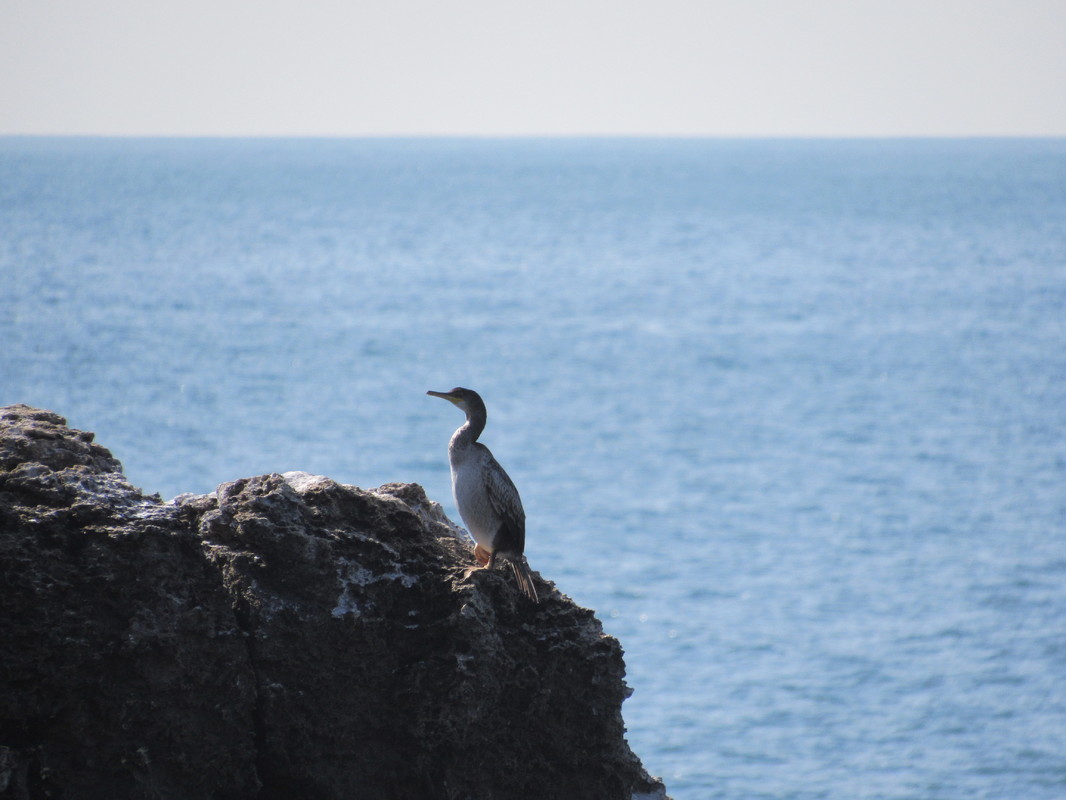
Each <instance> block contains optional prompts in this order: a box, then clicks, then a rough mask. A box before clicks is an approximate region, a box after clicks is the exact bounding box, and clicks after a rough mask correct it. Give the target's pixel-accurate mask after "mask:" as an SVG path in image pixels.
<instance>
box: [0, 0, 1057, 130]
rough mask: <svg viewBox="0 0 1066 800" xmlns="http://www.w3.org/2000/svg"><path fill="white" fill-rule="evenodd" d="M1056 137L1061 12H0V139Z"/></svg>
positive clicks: (584, 3) (1046, 3) (364, 8)
mask: <svg viewBox="0 0 1066 800" xmlns="http://www.w3.org/2000/svg"><path fill="white" fill-rule="evenodd" d="M4 133H33V134H54V133H63V134H66V133H74V134H149V135H156V134H174V135H188V134H218V135H305V134H306V135H318V134H325V135H365V134H373V135H377V134H475V135H516V134H517V135H523V134H525V135H542V134H548V135H551V134H577V135H582V134H655V135H658V134H663V135H711V136H738V135H739V136H748V135H764V136H790V135H791V136H819V135H829V136H869V135H874V136H907V135H934V136H941V135H949V136H959V135H963V136H966V135H1058V136H1062V135H1066V0H793V1H786V0H704V1H702V2H701V1H700V0H645V1H643V2H642V1H638V0H611V1H608V0H523V2H513V1H512V0H380V1H379V0H374V1H373V2H371V0H258V2H237V0H166V2H159V1H158V0H0V134H4Z"/></svg>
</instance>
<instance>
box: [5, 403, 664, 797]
mask: <svg viewBox="0 0 1066 800" xmlns="http://www.w3.org/2000/svg"><path fill="white" fill-rule="evenodd" d="M473 564H474V561H473V558H472V556H471V555H470V547H469V544H468V543H467V540H466V537H465V534H463V532H462V531H460V530H459V529H457V528H456V527H455V526H454V525H453V524H452V523H451V522H450V521H449V520H448V519H447V518H446V517H445V515H444V514H443V512H442V511H441V508H440V506H439V505H437V504H436V503H434V502H432V501H431V500H429V499H427V498H426V496H425V493H424V492H423V491H422V489H421V488H420V487H419V486H417V485H413V484H389V485H387V486H382V487H380V488H377V489H373V490H363V489H358V488H356V487H353V486H345V485H341V484H338V483H335V482H334V481H332V480H329V479H328V478H323V477H317V476H311V475H307V474H304V473H287V474H285V475H262V476H259V477H254V478H245V479H241V480H237V481H233V482H231V483H226V484H223V485H221V486H219V487H218V490H217V491H216V492H215V493H213V494H209V495H202V496H192V495H185V496H182V497H179V498H176V499H175V500H173V501H171V502H163V501H162V500H161V499H160V498H159V497H158V496H153V497H146V496H144V495H143V494H142V493H141V492H140V491H139V490H138V489H136V488H134V487H133V486H131V485H130V484H129V483H128V482H127V481H126V479H125V478H124V477H123V475H122V466H121V464H120V463H119V462H118V461H117V460H115V459H114V458H113V457H112V455H111V453H110V452H108V451H107V450H106V449H105V448H103V447H101V446H99V445H97V444H95V443H94V442H93V435H92V434H91V433H87V432H82V431H77V430H72V429H70V428H68V427H66V421H65V420H64V419H63V418H62V417H59V416H57V415H56V414H53V413H51V412H48V411H41V410H37V409H33V408H29V407H27V406H8V407H6V408H2V409H0V602H2V612H0V798H20V799H22V798H78V799H80V798H175V800H177V799H179V798H180V800H192V799H194V798H259V799H265V798H345V800H356V799H364V798H365V799H367V800H374V799H375V798H382V799H384V798H397V799H399V798H403V799H404V800H409V799H411V798H427V799H428V800H433V799H434V798H441V799H442V800H444V799H445V798H447V799H449V800H453V799H454V800H458V798H470V799H471V800H492V799H493V798H524V799H526V800H534V799H536V800H548V799H550V798H566V800H578V799H580V798H596V800H609V799H610V798H624V799H625V800H630V798H632V797H649V798H662V797H665V793H664V790H663V787H662V784H661V783H660V782H658V781H657V780H655V779H652V778H649V777H648V775H647V773H645V771H644V770H643V768H642V767H641V764H640V761H639V760H638V759H637V757H636V756H635V755H634V754H633V753H632V751H631V750H630V749H629V746H628V745H627V743H626V741H625V738H624V733H625V729H624V727H623V722H622V714H621V705H622V701H623V700H624V699H625V698H626V696H627V694H628V689H627V688H626V685H625V683H624V681H623V677H624V672H625V668H624V664H623V662H622V650H621V648H620V646H619V644H618V642H617V641H616V640H615V639H613V638H611V637H610V636H606V635H604V633H603V631H602V628H601V626H600V623H599V622H598V621H597V619H596V618H595V616H594V615H593V614H592V612H590V611H588V610H586V609H583V608H580V607H578V606H576V605H575V604H574V603H573V602H571V601H570V600H569V599H568V598H567V597H565V596H563V595H561V594H560V593H559V592H558V591H556V590H555V588H554V587H553V586H552V585H551V584H550V583H548V582H546V581H544V580H542V579H540V578H539V576H538V580H537V584H538V589H539V591H540V594H541V597H542V598H543V601H542V602H541V603H540V604H539V605H534V604H532V603H530V602H528V601H527V600H525V599H523V598H522V597H520V596H519V594H518V592H517V590H516V588H515V586H514V583H513V581H512V580H511V579H510V577H511V576H510V573H509V571H504V570H497V571H495V572H492V573H490V572H488V571H479V572H475V573H473V574H472V575H471V576H470V577H467V576H466V574H465V572H466V570H467V569H468V568H470V567H471V566H473Z"/></svg>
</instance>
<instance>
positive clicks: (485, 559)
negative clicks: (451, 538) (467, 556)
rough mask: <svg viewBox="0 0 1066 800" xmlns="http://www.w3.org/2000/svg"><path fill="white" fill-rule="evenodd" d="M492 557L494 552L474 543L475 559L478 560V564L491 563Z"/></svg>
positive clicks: (482, 565)
mask: <svg viewBox="0 0 1066 800" xmlns="http://www.w3.org/2000/svg"><path fill="white" fill-rule="evenodd" d="M490 558H492V553H490V552H489V551H488V550H486V549H485V548H484V547H482V546H481V545H479V544H478V545H474V559H475V560H476V561H477V563H478V566H480V567H484V566H485V565H486V564H488V563H489V559H490Z"/></svg>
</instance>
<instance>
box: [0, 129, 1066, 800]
mask: <svg viewBox="0 0 1066 800" xmlns="http://www.w3.org/2000/svg"><path fill="white" fill-rule="evenodd" d="M0 336H2V342H3V346H2V347H0V403H3V404H6V403H13V402H24V403H29V404H32V405H37V406H42V407H46V408H50V409H53V410H55V411H57V412H59V413H61V414H63V415H65V416H66V417H68V419H69V421H70V423H71V425H73V426H75V427H78V428H82V429H87V430H93V431H95V432H96V433H97V435H98V441H100V442H101V443H103V444H104V445H106V446H108V447H110V448H111V449H112V451H113V452H114V453H115V455H116V456H117V457H118V458H119V459H120V460H121V461H122V462H123V463H124V465H125V467H126V473H127V475H128V476H129V478H130V479H131V481H132V482H133V483H135V484H136V485H138V486H141V487H143V488H144V489H145V490H146V491H148V492H160V493H161V494H162V495H163V496H164V497H170V496H173V495H175V494H178V493H181V492H208V491H211V490H212V489H213V488H214V487H215V486H216V485H217V484H218V483H220V482H222V481H226V480H231V479H234V478H237V477H242V476H247V475H253V474H259V473H264V472H282V471H286V470H294V469H299V470H306V471H309V472H315V473H321V474H325V475H329V476H330V477H332V478H334V479H336V480H339V481H342V482H345V483H354V484H358V485H361V486H365V487H371V486H376V485H378V484H381V483H384V482H389V481H412V482H418V483H421V484H423V485H424V486H425V487H426V489H427V491H428V492H429V493H430V495H431V496H432V497H434V498H436V499H438V500H440V501H441V502H442V503H443V504H444V506H445V508H446V510H448V511H449V513H450V514H451V515H452V516H453V518H456V519H457V515H456V514H455V512H454V504H453V502H452V500H451V497H450V486H449V477H448V466H447V458H446V446H447V441H448V438H449V436H450V435H451V432H452V431H453V430H454V428H455V427H456V426H457V425H458V424H459V423H460V422H461V418H460V415H459V413H458V412H457V411H456V409H454V408H452V407H451V406H449V405H448V404H446V403H442V402H441V401H440V400H437V399H433V398H430V397H427V396H425V391H426V390H427V389H438V390H443V389H449V388H451V387H452V386H455V385H462V386H468V387H471V388H475V389H477V390H478V391H480V392H481V393H482V395H483V396H484V397H485V399H486V402H487V403H488V407H489V425H488V428H487V430H486V432H485V435H484V436H483V441H485V442H486V443H487V444H488V445H489V446H490V447H491V448H492V449H493V451H494V452H495V454H496V456H497V458H498V459H499V460H500V461H501V462H502V463H503V464H504V465H505V467H506V468H507V469H508V471H509V472H510V474H511V476H512V477H513V478H514V480H515V483H516V484H517V485H518V487H519V489H520V491H521V493H522V497H523V500H524V503H525V507H526V511H527V516H528V551H527V552H528V555H529V560H530V562H531V564H532V566H533V567H534V568H535V569H538V570H540V571H541V572H542V573H543V574H544V575H545V576H546V577H548V578H551V579H552V580H555V581H557V582H558V585H559V587H560V589H561V590H562V591H563V592H565V593H567V594H569V595H570V596H572V597H573V598H574V599H575V600H577V601H578V602H579V603H582V604H583V605H587V606H589V607H591V608H594V609H596V610H597V612H598V614H599V616H600V617H601V618H602V619H603V620H604V623H605V626H606V628H607V630H608V631H609V632H610V633H612V634H614V635H616V636H617V637H618V638H619V639H620V640H621V642H622V644H623V646H624V647H625V650H626V661H627V666H628V672H629V677H628V681H629V683H630V684H631V686H632V687H633V688H634V690H635V693H634V695H633V696H632V698H630V699H629V700H628V701H627V702H626V704H625V707H624V714H625V717H626V722H627V726H628V728H629V734H628V736H629V739H630V742H631V744H632V746H633V748H634V750H635V751H636V752H637V753H638V755H640V757H641V758H642V759H643V761H644V763H645V765H646V766H647V768H648V769H649V771H651V772H653V773H655V774H658V775H662V776H663V778H664V780H665V781H666V784H667V789H668V791H669V793H670V794H671V795H672V796H673V797H674V798H675V800H707V799H708V798H735V799H736V800H751V799H752V798H775V799H780V800H806V799H808V798H810V799H813V798H831V799H832V800H855V799H856V798H879V799H884V800H903V799H904V798H914V799H915V800H938V799H939V798H945V799H947V798H952V799H954V798H967V799H970V798H1003V799H1004V800H1008V799H1011V800H1014V799H1015V798H1028V799H1029V800H1061V798H1066V141H1064V140H967V141H945V140H929V141H923V140H906V141H902V140H901V141H875V140H869V141H772V140H771V141H685V140H677V141H673V140H540V141H538V140H530V141H522V140H459V139H456V140H417V139H414V140H356V141H345V140H304V141H297V140H292V141H286V140H235V141H222V140H137V139H129V140H120V139H97V140H93V139H35V138H29V139H23V138H8V139H0Z"/></svg>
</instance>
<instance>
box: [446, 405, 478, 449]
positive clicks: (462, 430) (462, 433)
mask: <svg viewBox="0 0 1066 800" xmlns="http://www.w3.org/2000/svg"><path fill="white" fill-rule="evenodd" d="M483 430H485V415H484V414H471V415H470V416H468V417H467V418H466V422H464V423H463V424H462V425H460V426H459V430H457V431H456V432H455V433H454V434H452V440H451V443H450V444H449V449H451V450H465V449H466V448H468V447H470V446H471V445H472V444H473V443H474V442H476V441H477V437H479V436H480V435H481V432H482V431H483Z"/></svg>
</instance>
